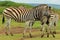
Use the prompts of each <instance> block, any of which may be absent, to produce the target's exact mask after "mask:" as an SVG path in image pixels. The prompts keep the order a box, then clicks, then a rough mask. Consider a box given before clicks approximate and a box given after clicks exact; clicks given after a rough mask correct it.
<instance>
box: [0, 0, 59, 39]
mask: <svg viewBox="0 0 60 40" xmlns="http://www.w3.org/2000/svg"><path fill="white" fill-rule="evenodd" d="M21 5H22V6H25V7H27V8H32V6H30V5H28V4H27V5H26V4H18V3H14V2H11V1H4V2H0V30H1V29H3V28H4V27H5V23H4V24H2V12H3V10H4V9H5V8H7V7H10V6H13V7H15V6H16V7H18V6H21ZM54 10H56V11H57V13H58V14H59V15H60V9H59V10H57V9H54ZM12 27H25V24H24V23H17V22H15V21H14V20H12V21H11V28H12ZM33 28H40V22H39V21H36V22H35V23H34V25H33ZM56 30H57V32H60V20H59V21H58V24H57V27H56ZM32 34H33V35H36V34H40V31H36V32H32ZM22 36H23V35H22V33H20V34H14V36H11V35H9V36H6V35H5V34H0V40H22ZM55 36H56V37H55V38H53V37H52V36H51V35H50V37H49V38H47V37H46V36H44V37H43V38H41V37H40V36H36V37H33V38H24V40H60V34H56V35H55Z"/></svg>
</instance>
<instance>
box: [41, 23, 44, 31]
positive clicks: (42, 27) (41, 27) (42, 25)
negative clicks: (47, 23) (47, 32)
mask: <svg viewBox="0 0 60 40" xmlns="http://www.w3.org/2000/svg"><path fill="white" fill-rule="evenodd" d="M43 24H44V23H42V24H41V28H40V31H42V29H43Z"/></svg>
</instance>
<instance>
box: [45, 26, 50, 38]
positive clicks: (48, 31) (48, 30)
mask: <svg viewBox="0 0 60 40" xmlns="http://www.w3.org/2000/svg"><path fill="white" fill-rule="evenodd" d="M46 29H47V30H46V31H47V37H49V33H50V29H49V27H48V26H47V28H46Z"/></svg>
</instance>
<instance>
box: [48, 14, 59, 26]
mask: <svg viewBox="0 0 60 40" xmlns="http://www.w3.org/2000/svg"><path fill="white" fill-rule="evenodd" d="M58 19H59V18H58V15H57V14H51V15H50V18H49V24H50V25H51V26H52V25H55V24H57V21H58ZM54 23H55V24H54Z"/></svg>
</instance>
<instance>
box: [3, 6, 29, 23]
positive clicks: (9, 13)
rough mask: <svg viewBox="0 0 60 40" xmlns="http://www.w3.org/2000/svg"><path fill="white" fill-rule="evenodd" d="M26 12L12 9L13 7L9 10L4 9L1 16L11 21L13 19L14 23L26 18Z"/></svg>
mask: <svg viewBox="0 0 60 40" xmlns="http://www.w3.org/2000/svg"><path fill="white" fill-rule="evenodd" d="M28 12H29V11H28V10H26V9H24V8H23V9H21V8H14V7H10V8H6V9H5V10H4V11H3V14H4V15H5V16H6V17H10V18H12V19H14V20H15V21H18V22H19V21H23V19H25V18H26V17H27V15H29V14H28Z"/></svg>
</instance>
